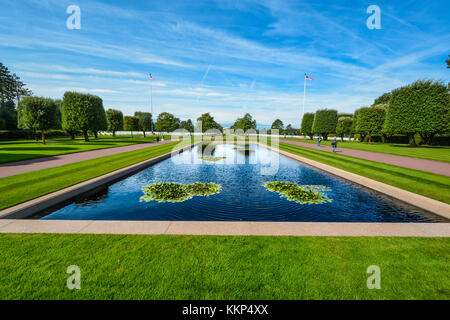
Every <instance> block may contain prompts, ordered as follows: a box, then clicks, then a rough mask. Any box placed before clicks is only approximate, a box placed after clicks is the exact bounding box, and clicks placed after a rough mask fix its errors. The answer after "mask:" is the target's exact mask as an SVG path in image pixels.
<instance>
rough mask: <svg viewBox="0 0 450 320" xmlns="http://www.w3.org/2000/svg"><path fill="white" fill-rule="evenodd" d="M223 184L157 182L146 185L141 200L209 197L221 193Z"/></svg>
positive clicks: (166, 200) (177, 199) (176, 200)
mask: <svg viewBox="0 0 450 320" xmlns="http://www.w3.org/2000/svg"><path fill="white" fill-rule="evenodd" d="M221 190H222V186H221V185H219V184H215V183H212V182H208V183H202V182H194V183H192V184H181V183H177V182H171V183H169V182H156V183H152V184H149V185H147V186H144V187H143V188H142V191H143V192H144V195H143V196H142V197H141V198H140V201H141V202H142V201H145V202H150V201H158V202H183V201H186V200H189V199H192V197H194V196H203V197H208V196H210V195H213V194H216V193H219V192H220V191H221Z"/></svg>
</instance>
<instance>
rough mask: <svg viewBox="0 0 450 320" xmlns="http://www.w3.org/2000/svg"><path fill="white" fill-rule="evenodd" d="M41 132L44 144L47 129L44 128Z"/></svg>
mask: <svg viewBox="0 0 450 320" xmlns="http://www.w3.org/2000/svg"><path fill="white" fill-rule="evenodd" d="M41 133H42V144H45V131H44V130H42V131H41Z"/></svg>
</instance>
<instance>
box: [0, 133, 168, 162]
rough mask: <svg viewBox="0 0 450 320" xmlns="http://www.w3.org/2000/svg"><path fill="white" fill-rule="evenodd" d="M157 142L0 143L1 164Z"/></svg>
mask: <svg viewBox="0 0 450 320" xmlns="http://www.w3.org/2000/svg"><path fill="white" fill-rule="evenodd" d="M167 138H170V137H167ZM155 140H156V136H150V137H147V138H139V137H136V136H134V138H131V137H127V136H117V137H116V138H113V137H112V136H102V137H99V138H98V139H94V138H93V137H91V138H90V141H89V142H85V141H84V139H81V138H77V139H75V140H70V139H69V138H58V139H49V140H47V143H46V144H45V145H44V144H42V143H41V142H39V141H38V142H36V141H34V140H19V141H0V163H5V162H12V161H20V160H26V159H34V158H41V157H47V156H55V155H60V154H66V153H74V152H81V151H89V150H97V149H104V148H112V147H120V146H126V145H131V144H137V143H145V142H147V143H148V142H152V141H155Z"/></svg>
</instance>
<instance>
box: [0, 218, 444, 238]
mask: <svg viewBox="0 0 450 320" xmlns="http://www.w3.org/2000/svg"><path fill="white" fill-rule="evenodd" d="M0 233H5V234H6V233H9V234H19V233H27V234H33V233H41V234H42V233H47V234H52V233H53V234H133V235H192V236H299V237H308V236H311V237H315V236H321V237H423V238H433V237H439V238H448V237H450V224H449V223H389V222H383V223H355V222H241V221H111V220H17V219H4V220H0Z"/></svg>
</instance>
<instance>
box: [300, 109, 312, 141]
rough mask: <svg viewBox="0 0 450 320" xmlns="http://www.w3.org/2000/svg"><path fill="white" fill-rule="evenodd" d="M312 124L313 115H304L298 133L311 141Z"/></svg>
mask: <svg viewBox="0 0 450 320" xmlns="http://www.w3.org/2000/svg"><path fill="white" fill-rule="evenodd" d="M313 123H314V113H309V112H307V113H305V114H304V115H303V119H302V127H301V128H300V132H301V134H303V135H306V136H308V137H309V138H310V139H311V140H312V139H313V137H314V131H313V130H312V126H313Z"/></svg>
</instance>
